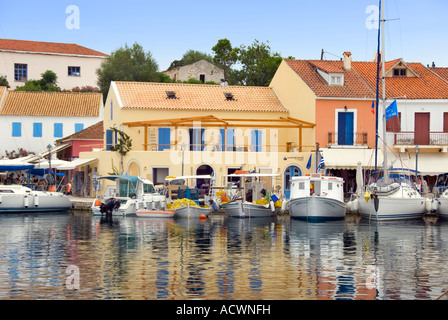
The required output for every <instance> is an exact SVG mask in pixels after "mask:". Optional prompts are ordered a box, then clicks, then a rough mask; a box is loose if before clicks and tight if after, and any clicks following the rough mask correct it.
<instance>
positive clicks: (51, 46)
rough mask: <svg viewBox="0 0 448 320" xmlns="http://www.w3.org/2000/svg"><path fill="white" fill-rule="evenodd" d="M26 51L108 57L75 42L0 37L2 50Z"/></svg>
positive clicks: (0, 48)
mask: <svg viewBox="0 0 448 320" xmlns="http://www.w3.org/2000/svg"><path fill="white" fill-rule="evenodd" d="M1 50H7V51H26V52H41V53H59V54H69V55H86V56H99V57H107V54H105V53H102V52H99V51H95V50H92V49H89V48H85V47H82V46H79V45H77V44H73V43H56V42H41V41H27V40H13V39H0V51H1Z"/></svg>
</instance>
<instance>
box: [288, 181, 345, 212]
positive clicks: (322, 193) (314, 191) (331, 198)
mask: <svg viewBox="0 0 448 320" xmlns="http://www.w3.org/2000/svg"><path fill="white" fill-rule="evenodd" d="M343 184H344V180H343V179H342V178H339V177H329V176H324V175H321V174H319V173H312V174H310V175H306V176H298V177H292V178H291V198H290V200H289V201H288V205H289V214H290V216H291V217H292V218H297V219H305V220H337V219H344V218H345V213H346V205H345V203H344V191H343Z"/></svg>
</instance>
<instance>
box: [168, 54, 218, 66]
mask: <svg viewBox="0 0 448 320" xmlns="http://www.w3.org/2000/svg"><path fill="white" fill-rule="evenodd" d="M200 60H206V61H208V62H210V63H213V57H212V56H211V55H209V54H207V53H205V52H201V51H197V50H191V49H190V50H188V51H187V52H185V53H184V55H183V57H182V59H180V60H174V61H173V62H171V64H170V67H169V68H168V70H169V69H172V68H176V67H181V66H186V65H189V64H192V63H195V62H198V61H200Z"/></svg>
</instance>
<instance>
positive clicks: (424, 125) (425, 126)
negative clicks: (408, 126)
mask: <svg viewBox="0 0 448 320" xmlns="http://www.w3.org/2000/svg"><path fill="white" fill-rule="evenodd" d="M414 125H415V128H414V144H415V145H429V112H419V113H415V122H414Z"/></svg>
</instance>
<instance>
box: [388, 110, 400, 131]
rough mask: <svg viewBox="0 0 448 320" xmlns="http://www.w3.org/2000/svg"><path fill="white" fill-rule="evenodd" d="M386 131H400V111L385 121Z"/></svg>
mask: <svg viewBox="0 0 448 320" xmlns="http://www.w3.org/2000/svg"><path fill="white" fill-rule="evenodd" d="M386 131H387V132H400V131H401V112H398V117H392V118H390V119H389V120H387V121H386Z"/></svg>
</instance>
